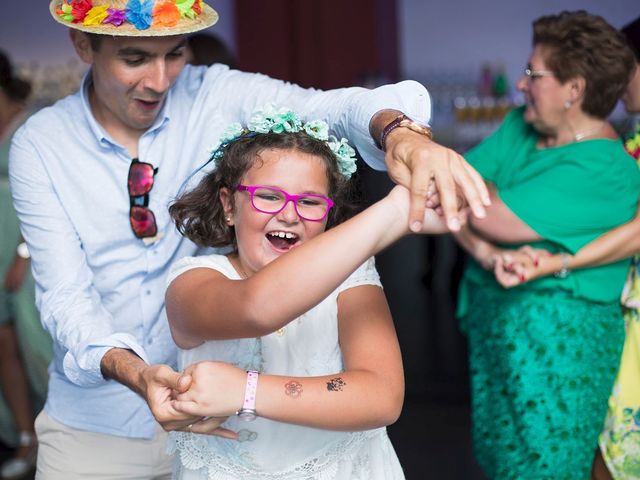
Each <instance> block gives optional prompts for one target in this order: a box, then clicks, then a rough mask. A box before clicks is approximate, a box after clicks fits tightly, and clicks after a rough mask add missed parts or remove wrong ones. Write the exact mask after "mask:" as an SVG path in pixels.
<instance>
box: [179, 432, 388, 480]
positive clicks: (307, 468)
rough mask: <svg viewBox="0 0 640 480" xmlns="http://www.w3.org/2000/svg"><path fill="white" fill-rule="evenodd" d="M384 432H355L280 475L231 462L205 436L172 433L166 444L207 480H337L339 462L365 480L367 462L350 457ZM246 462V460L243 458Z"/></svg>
mask: <svg viewBox="0 0 640 480" xmlns="http://www.w3.org/2000/svg"><path fill="white" fill-rule="evenodd" d="M382 431H383V430H380V429H378V430H370V431H365V432H354V433H351V434H349V435H348V437H347V438H346V439H345V440H343V441H339V442H336V443H335V444H333V445H332V446H330V447H329V448H327V449H325V450H324V451H322V452H319V455H317V456H315V457H313V458H310V459H308V460H306V461H305V462H303V463H300V464H297V465H294V466H292V467H291V468H289V469H287V470H281V471H279V472H264V471H260V470H258V469H256V467H254V466H252V465H251V464H250V463H249V462H247V464H246V465H243V464H239V463H236V462H233V461H232V460H231V458H230V457H229V456H225V455H220V454H219V453H217V452H216V451H214V450H213V449H211V448H210V447H209V444H208V442H207V440H206V438H205V437H203V436H201V435H195V434H191V433H187V432H175V435H173V436H172V438H171V442H170V444H169V453H170V454H171V453H174V452H175V451H178V452H179V457H180V461H181V463H182V465H183V466H184V467H185V468H187V469H189V470H199V469H201V468H205V469H206V470H207V474H208V475H207V476H208V479H209V480H237V479H239V478H242V479H249V478H250V479H251V480H283V479H287V480H303V479H304V480H338V479H336V478H335V477H336V475H337V472H338V467H339V464H340V463H341V462H344V461H347V462H348V463H352V464H353V466H354V471H353V472H352V474H353V475H357V476H356V477H354V478H362V479H365V478H366V474H367V469H368V462H366V461H358V459H357V458H351V457H353V456H354V455H355V454H356V450H357V448H358V447H359V446H360V445H362V443H363V442H364V441H366V440H369V439H371V438H373V437H375V436H376V435H381V434H382V433H381V432H382ZM245 459H246V457H245Z"/></svg>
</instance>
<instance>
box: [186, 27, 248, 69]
mask: <svg viewBox="0 0 640 480" xmlns="http://www.w3.org/2000/svg"><path fill="white" fill-rule="evenodd" d="M185 58H186V60H185V61H186V63H189V64H191V65H205V66H210V65H213V64H214V63H222V64H223V65H227V66H228V67H229V68H236V60H235V58H234V56H233V53H231V50H229V48H228V47H227V46H226V45H225V43H224V42H223V41H222V40H221V39H220V38H219V37H218V36H217V35H215V34H213V33H208V32H206V33H205V32H198V33H194V34H192V35H189V36H188V37H187V48H186V50H185Z"/></svg>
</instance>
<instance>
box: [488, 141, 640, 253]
mask: <svg viewBox="0 0 640 480" xmlns="http://www.w3.org/2000/svg"><path fill="white" fill-rule="evenodd" d="M594 142H595V141H594ZM567 150H568V151H567V153H566V154H565V155H557V154H556V155H553V156H552V157H549V158H548V159H546V160H545V159H543V158H536V159H535V160H534V161H533V162H532V164H539V167H538V168H537V170H536V171H535V172H534V171H533V169H532V172H531V176H530V177H529V178H528V179H524V181H522V182H520V183H517V184H514V185H512V186H509V187H507V188H505V189H500V190H499V192H498V194H499V196H500V198H501V200H502V201H503V202H504V203H505V205H507V206H508V207H509V208H510V209H511V210H512V211H513V212H514V213H515V214H516V215H517V216H518V217H519V218H520V219H521V220H522V221H523V222H525V223H526V224H527V225H528V226H529V227H531V228H532V229H533V230H535V231H536V233H538V235H540V236H541V237H542V238H544V239H546V240H550V241H553V242H555V243H557V244H559V245H562V246H563V247H564V248H565V249H567V250H568V251H569V252H571V253H575V252H577V251H578V250H579V249H580V248H582V247H583V246H584V245H586V244H587V243H589V242H590V241H592V240H594V239H595V238H597V237H598V236H600V235H601V234H602V233H604V232H606V231H608V230H611V229H613V228H615V227H617V226H619V225H621V224H623V223H625V222H628V221H629V220H630V219H631V218H632V217H633V215H634V214H635V212H636V209H637V202H638V191H639V190H640V174H639V172H638V169H637V167H636V166H635V165H634V164H633V161H632V159H631V158H627V156H626V155H625V154H623V153H620V154H617V155H616V152H615V151H613V149H611V148H602V147H600V148H599V146H598V145H597V144H595V143H593V144H592V145H582V146H580V148H573V149H570V150H569V149H567ZM536 155H537V157H541V156H543V155H544V153H543V152H539V153H537V154H536ZM613 192H615V193H613Z"/></svg>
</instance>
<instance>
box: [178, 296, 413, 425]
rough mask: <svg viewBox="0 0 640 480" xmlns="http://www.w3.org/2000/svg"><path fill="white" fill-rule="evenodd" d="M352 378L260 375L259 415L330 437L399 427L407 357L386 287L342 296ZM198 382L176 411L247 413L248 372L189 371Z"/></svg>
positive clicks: (202, 367)
mask: <svg viewBox="0 0 640 480" xmlns="http://www.w3.org/2000/svg"><path fill="white" fill-rule="evenodd" d="M338 322H339V338H340V347H341V351H342V354H343V360H344V368H345V371H344V372H336V373H335V374H333V375H326V376H321V377H285V376H275V375H260V377H259V380H258V390H257V395H256V412H257V414H258V416H260V417H265V418H269V419H271V420H276V421H279V422H286V423H293V424H297V425H306V426H310V427H316V428H326V429H330V430H342V431H357V430H368V429H372V428H377V427H381V426H385V425H389V424H391V423H393V422H395V421H396V419H397V418H398V416H399V415H400V411H401V409H402V402H403V398H404V379H403V372H402V358H401V356H400V348H399V346H398V340H397V337H396V333H395V330H394V327H393V322H392V320H391V314H390V312H389V308H388V305H387V301H386V299H385V296H384V293H383V291H382V289H381V288H379V287H377V286H373V285H364V286H358V287H354V288H350V289H348V290H346V291H344V292H342V293H341V294H340V295H339V297H338ZM186 372H187V373H190V374H191V375H192V378H193V382H192V386H191V388H190V389H189V391H188V392H186V393H184V394H181V395H179V396H178V398H177V400H176V401H175V402H174V407H175V408H176V409H177V410H178V411H182V412H184V413H188V414H191V415H195V416H202V417H205V416H214V417H221V416H229V415H234V414H235V413H236V412H237V411H238V410H239V409H240V407H241V406H242V403H243V400H244V390H245V382H246V373H245V372H244V371H242V370H240V369H238V368H236V367H234V366H231V365H228V364H225V363H220V362H202V363H198V364H195V365H193V366H191V367H189V368H188V369H187V370H186Z"/></svg>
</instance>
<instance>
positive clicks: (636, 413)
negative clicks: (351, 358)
mask: <svg viewBox="0 0 640 480" xmlns="http://www.w3.org/2000/svg"><path fill="white" fill-rule="evenodd" d="M622 33H623V34H624V35H625V36H626V38H627V41H628V42H629V44H630V45H631V46H632V47H633V49H634V51H635V54H636V71H635V74H634V76H633V79H632V80H631V82H630V83H629V85H628V87H627V91H626V93H625V95H624V97H623V98H622V100H623V103H624V106H625V109H626V110H627V112H628V113H630V114H640V17H638V18H636V19H635V20H634V21H633V22H631V23H629V24H628V25H626V26H625V27H624V28H623V29H622ZM625 148H626V149H627V151H628V153H629V154H630V155H631V156H632V157H633V158H635V160H636V162H639V163H640V122H638V123H637V124H636V125H635V128H634V130H633V131H632V132H631V133H630V134H629V136H628V138H627V140H626V141H625ZM639 252H640V210H638V213H637V214H636V217H635V218H634V219H633V220H632V221H631V222H629V223H627V224H625V225H623V226H621V227H618V228H616V229H615V230H612V231H611V232H607V233H606V234H604V235H602V236H601V237H598V239H596V240H594V241H593V242H591V243H589V244H588V245H586V246H585V247H583V248H581V249H580V250H579V251H578V252H577V253H576V254H575V255H573V256H570V257H568V259H566V258H565V259H563V257H562V255H560V254H555V255H550V254H549V252H546V251H537V250H534V249H532V248H529V247H525V248H522V249H520V250H518V251H512V250H504V251H500V250H496V252H495V260H496V261H495V266H494V273H495V275H496V278H497V279H498V281H499V282H500V283H501V284H502V285H503V286H504V287H507V288H511V287H514V286H516V285H520V284H521V283H523V281H533V280H535V279H536V278H540V277H545V276H548V275H552V274H553V273H554V272H558V271H560V270H561V269H562V265H563V261H564V262H566V263H567V265H568V268H569V270H571V271H575V270H577V269H582V268H587V267H591V266H594V265H603V264H607V263H611V262H614V261H618V260H621V259H625V258H628V257H630V256H632V255H635V256H634V257H633V260H632V262H631V268H630V269H629V275H628V277H627V282H626V284H625V288H624V290H623V292H622V296H621V301H622V307H623V312H624V319H625V327H626V337H625V342H624V347H623V349H622V357H621V359H620V366H619V368H618V375H617V377H616V382H615V385H614V387H613V390H612V392H611V396H610V398H609V410H608V411H607V416H606V419H605V421H604V427H603V430H602V433H601V434H600V442H599V443H600V445H599V447H600V448H599V449H598V450H597V452H596V457H595V461H594V467H593V479H594V480H611V479H615V480H632V479H638V478H640V253H639Z"/></svg>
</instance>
